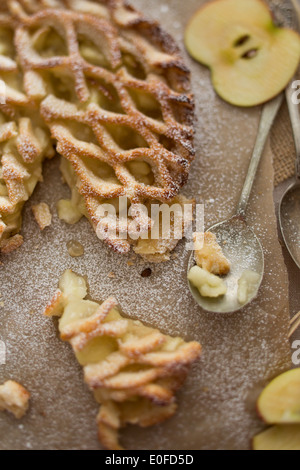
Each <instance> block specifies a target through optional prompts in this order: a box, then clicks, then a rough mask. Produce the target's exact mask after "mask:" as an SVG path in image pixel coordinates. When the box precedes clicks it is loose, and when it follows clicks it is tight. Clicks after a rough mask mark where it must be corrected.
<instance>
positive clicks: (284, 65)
mask: <svg viewBox="0 0 300 470" xmlns="http://www.w3.org/2000/svg"><path fill="white" fill-rule="evenodd" d="M185 45H186V48H187V50H188V52H189V53H190V55H191V56H192V57H193V58H195V59H196V60H198V61H199V62H201V63H202V64H204V65H207V66H208V67H209V68H210V69H211V73H212V82H213V86H214V88H215V90H216V92H217V93H218V94H219V95H220V96H221V97H222V98H223V99H224V100H225V101H228V102H229V103H231V104H234V105H237V106H255V105H258V104H261V103H264V102H265V101H268V100H270V99H271V98H273V97H274V96H276V95H277V94H278V93H279V92H281V91H282V90H283V89H284V88H285V87H286V85H287V84H288V82H289V81H290V80H291V78H292V77H293V75H294V74H295V72H296V70H297V67H298V64H299V60H300V36H299V35H298V34H297V33H296V32H295V31H292V30H290V29H284V28H279V27H277V26H276V25H275V24H274V23H273V20H272V15H271V12H270V10H269V9H268V7H267V6H266V5H265V4H264V3H263V2H262V1H261V0H215V1H213V2H209V3H207V4H205V5H204V7H202V8H201V9H200V10H198V12H196V13H195V15H194V16H193V17H192V19H191V20H190V22H189V24H188V26H187V29H186V32H185Z"/></svg>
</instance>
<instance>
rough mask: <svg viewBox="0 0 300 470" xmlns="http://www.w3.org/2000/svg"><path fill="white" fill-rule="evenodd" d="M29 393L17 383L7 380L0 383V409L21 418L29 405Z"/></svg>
mask: <svg viewBox="0 0 300 470" xmlns="http://www.w3.org/2000/svg"><path fill="white" fill-rule="evenodd" d="M29 399H30V393H29V392H28V391H27V390H26V389H25V388H24V387H23V386H22V385H20V384H19V383H17V382H14V381H13V380H8V381H7V382H5V383H4V384H3V385H0V411H4V410H5V411H9V412H10V413H12V414H13V415H14V416H15V418H17V419H20V418H22V417H23V416H24V415H25V414H26V412H27V410H28V407H29Z"/></svg>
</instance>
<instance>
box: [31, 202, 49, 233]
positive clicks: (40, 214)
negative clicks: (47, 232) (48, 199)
mask: <svg viewBox="0 0 300 470" xmlns="http://www.w3.org/2000/svg"><path fill="white" fill-rule="evenodd" d="M32 212H33V215H34V218H35V220H36V221H37V223H38V226H39V227H40V229H41V230H44V229H45V228H46V227H49V226H50V225H51V222H52V215H51V212H50V208H49V206H48V204H46V203H45V202H40V203H39V204H37V205H35V206H32Z"/></svg>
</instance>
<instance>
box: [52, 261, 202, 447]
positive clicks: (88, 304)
mask: <svg viewBox="0 0 300 470" xmlns="http://www.w3.org/2000/svg"><path fill="white" fill-rule="evenodd" d="M86 294H87V287H86V282H85V280H84V279H83V278H82V277H80V276H77V275H76V274H74V273H73V272H72V271H70V270H68V271H66V272H65V273H64V274H63V276H62V278H61V280H60V283H59V291H57V293H56V294H55V295H54V297H53V299H52V301H51V302H50V304H49V305H48V306H47V308H46V310H45V314H46V315H48V316H59V317H60V320H59V331H60V334H61V338H62V339H63V340H64V341H68V342H70V344H71V345H72V348H73V350H74V352H75V354H76V357H77V359H78V361H79V363H80V364H81V365H82V366H83V368H84V377H85V381H86V383H87V385H88V386H89V388H90V389H91V390H92V391H93V393H94V396H95V398H96V400H97V401H98V403H100V404H101V408H100V412H99V414H98V418H97V422H98V433H99V439H100V441H101V443H102V445H103V446H104V447H106V448H107V449H111V450H117V449H122V447H121V445H120V443H119V430H120V429H121V428H122V427H124V426H126V425H127V424H136V425H139V426H142V427H146V426H152V425H154V424H157V423H159V422H161V421H164V420H165V419H167V418H169V417H170V416H172V415H173V414H174V413H175V411H176V407H177V405H176V400H175V392H176V390H177V389H178V388H179V387H180V386H181V385H182V384H183V382H184V380H185V377H186V375H187V372H188V369H189V367H190V365H191V364H192V363H193V362H194V361H196V360H197V359H198V358H199V356H200V354H201V346H200V344H199V343H197V342H190V343H186V342H185V341H184V340H183V339H181V338H179V337H177V338H172V337H170V336H167V335H165V334H163V333H161V332H160V331H159V330H156V329H154V328H150V327H146V326H144V325H143V324H142V323H141V322H139V321H137V320H132V319H129V318H125V317H123V316H122V315H121V314H120V312H119V310H118V308H117V302H116V300H115V299H114V298H113V297H111V298H109V299H107V300H106V301H105V302H103V303H102V304H101V305H99V304H98V303H96V302H92V301H90V300H84V299H85V296H86Z"/></svg>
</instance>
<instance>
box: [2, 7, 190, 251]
mask: <svg viewBox="0 0 300 470" xmlns="http://www.w3.org/2000/svg"><path fill="white" fill-rule="evenodd" d="M7 4H8V6H9V8H10V11H11V14H12V18H13V21H15V24H16V29H15V44H16V49H17V55H18V60H19V62H20V64H21V68H22V71H23V73H24V80H23V82H24V90H25V94H26V96H27V97H28V99H29V100H31V101H33V102H35V103H38V104H39V106H40V112H41V116H42V117H43V118H44V119H45V121H46V123H47V124H48V126H49V128H50V130H51V134H52V137H53V139H55V141H56V142H57V151H58V152H59V153H60V154H61V155H62V156H63V162H62V171H63V175H64V178H65V180H66V182H67V183H68V184H69V186H70V188H71V190H72V199H71V200H68V201H62V202H60V204H59V212H60V213H62V216H63V218H64V220H67V219H69V220H70V221H71V222H74V221H76V220H78V219H79V218H80V217H81V216H82V215H85V216H87V217H88V218H89V220H90V221H91V223H92V225H93V227H94V228H95V230H98V231H99V232H101V233H102V234H103V237H101V238H103V239H104V240H105V241H106V243H108V244H109V245H110V246H111V247H112V248H113V249H114V250H115V251H118V252H121V253H124V252H128V251H129V250H130V248H131V245H135V244H136V239H137V238H138V237H139V236H141V235H142V234H145V233H146V232H147V231H148V230H149V229H150V228H151V227H152V225H153V221H152V219H151V217H150V216H149V215H148V216H145V215H144V214H141V211H140V210H139V205H140V204H146V205H147V204H149V202H162V203H164V202H167V203H168V204H170V202H171V201H172V200H173V199H174V198H175V197H176V196H177V194H178V192H179V190H180V188H181V187H182V186H183V185H184V184H185V183H186V181H187V178H188V174H189V168H190V164H191V161H192V159H193V156H194V149H193V127H192V122H193V117H194V103H193V97H192V95H191V94H190V92H189V89H190V77H189V71H188V69H187V68H186V66H185V65H184V63H183V60H182V58H181V56H180V53H179V50H178V48H177V46H176V44H175V43H174V41H173V39H172V38H171V37H170V36H169V35H168V34H166V33H165V32H164V31H163V30H162V29H161V28H160V26H159V24H158V23H156V22H153V21H149V20H147V19H146V18H145V17H144V16H143V15H142V14H141V13H139V12H137V11H136V10H134V9H133V8H132V7H130V6H128V5H127V4H125V3H124V2H123V1H120V0H119V1H113V2H112V1H109V0H106V1H101V2H98V1H80V0H76V1H58V0H55V1H52V0H45V1H40V2H39V1H33V2H29V1H27V0H22V1H17V0H8V1H7ZM120 197H123V198H126V200H127V205H128V211H129V222H128V223H125V222H124V221H123V219H122V218H121V217H120V214H119V212H118V210H117V211H116V214H115V218H114V220H110V219H108V218H107V217H105V216H104V215H103V211H102V210H101V207H102V205H103V204H110V205H112V206H116V205H117V204H118V199H119V198H120ZM190 202H191V201H190ZM132 222H134V223H135V225H134V227H135V232H134V234H133V236H132V235H131V234H132V230H131V233H129V232H130V231H129V225H131V229H132V227H133V223H132ZM114 229H115V235H114V236H113V235H112V233H114ZM97 233H98V232H97ZM121 234H122V236H121ZM124 234H125V236H124ZM133 240H134V241H133ZM177 242H178V240H177ZM175 245H176V243H175ZM173 248H174V240H172V241H171V242H170V244H169V246H167V247H166V249H165V252H164V253H163V256H162V258H166V257H168V252H169V251H171V249H173Z"/></svg>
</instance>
